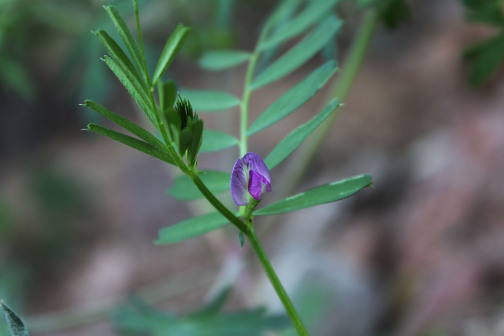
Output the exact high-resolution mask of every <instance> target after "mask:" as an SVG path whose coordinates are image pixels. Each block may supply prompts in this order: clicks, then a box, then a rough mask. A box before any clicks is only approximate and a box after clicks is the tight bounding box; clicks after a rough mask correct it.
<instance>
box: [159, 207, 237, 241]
mask: <svg viewBox="0 0 504 336" xmlns="http://www.w3.org/2000/svg"><path fill="white" fill-rule="evenodd" d="M227 224H229V221H228V220H227V218H226V217H224V216H222V215H221V214H220V213H219V212H215V213H210V214H206V215H202V216H198V217H193V218H190V219H186V220H184V221H182V222H179V223H177V224H175V225H172V226H168V227H166V228H164V229H161V230H160V231H159V238H158V240H156V241H155V242H154V243H155V244H158V245H161V244H173V243H176V242H179V241H182V240H186V239H190V238H194V237H197V236H201V235H204V234H205V233H208V232H211V231H214V230H217V229H219V228H221V227H223V226H226V225H227Z"/></svg>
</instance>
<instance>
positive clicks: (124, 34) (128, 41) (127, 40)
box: [103, 6, 149, 79]
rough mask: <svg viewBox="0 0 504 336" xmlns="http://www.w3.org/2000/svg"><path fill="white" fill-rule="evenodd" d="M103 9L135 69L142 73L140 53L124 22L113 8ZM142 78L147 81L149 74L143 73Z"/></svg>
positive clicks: (106, 7)
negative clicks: (131, 59)
mask: <svg viewBox="0 0 504 336" xmlns="http://www.w3.org/2000/svg"><path fill="white" fill-rule="evenodd" d="M103 8H105V10H106V11H107V13H108V14H109V16H110V18H111V19H112V22H113V23H114V26H115V28H116V29H117V32H118V33H119V36H121V39H122V41H123V42H124V45H125V46H126V49H128V52H129V54H130V56H131V58H133V61H134V62H135V64H136V66H137V68H138V69H140V70H141V71H142V70H143V69H144V68H143V61H142V59H143V58H142V53H141V51H140V47H139V46H138V44H137V42H136V41H135V38H134V37H133V34H131V31H130V30H129V28H128V26H127V25H126V22H125V21H124V19H123V18H122V17H121V15H120V14H119V12H118V11H117V9H116V8H115V7H114V6H103ZM143 76H144V79H147V78H148V77H149V74H146V73H143Z"/></svg>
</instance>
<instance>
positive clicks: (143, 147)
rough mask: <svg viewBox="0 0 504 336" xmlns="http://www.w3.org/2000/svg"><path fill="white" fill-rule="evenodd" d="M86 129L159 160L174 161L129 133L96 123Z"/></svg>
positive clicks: (166, 154)
mask: <svg viewBox="0 0 504 336" xmlns="http://www.w3.org/2000/svg"><path fill="white" fill-rule="evenodd" d="M87 131H91V132H94V133H97V134H101V135H104V136H106V137H108V138H110V139H112V140H115V141H117V142H120V143H122V144H125V145H126V146H129V147H131V148H134V149H136V150H139V151H141V152H144V153H145V154H147V155H150V156H153V157H155V158H158V159H159V160H161V161H164V162H167V163H169V164H172V165H174V164H175V163H174V161H173V159H172V157H171V156H170V155H169V154H168V153H165V152H162V151H160V150H159V149H157V148H156V147H154V146H152V145H151V144H149V143H147V142H144V141H142V140H138V139H136V138H133V137H131V136H129V135H126V134H123V133H120V132H117V131H113V130H111V129H108V128H106V127H103V126H100V125H96V124H89V125H88V128H87Z"/></svg>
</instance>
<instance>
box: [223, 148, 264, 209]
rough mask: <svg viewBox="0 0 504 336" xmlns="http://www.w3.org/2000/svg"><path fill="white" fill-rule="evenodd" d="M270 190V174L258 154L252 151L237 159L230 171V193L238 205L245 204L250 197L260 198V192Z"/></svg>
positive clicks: (257, 199) (258, 199)
mask: <svg viewBox="0 0 504 336" xmlns="http://www.w3.org/2000/svg"><path fill="white" fill-rule="evenodd" d="M264 191H267V192H270V191H271V175H270V172H269V170H268V167H266V164H265V163H264V161H263V159H261V157H260V156H259V155H257V154H256V153H253V152H249V153H247V154H245V155H244V156H243V157H242V158H241V159H238V160H237V161H236V163H235V165H234V167H233V172H232V173H231V195H232V196H233V200H234V201H235V203H236V204H238V205H247V204H249V202H250V200H251V199H250V197H252V198H253V199H255V200H256V201H260V200H261V194H262V193H263V192H264Z"/></svg>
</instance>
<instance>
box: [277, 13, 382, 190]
mask: <svg viewBox="0 0 504 336" xmlns="http://www.w3.org/2000/svg"><path fill="white" fill-rule="evenodd" d="M378 19H379V9H378V8H375V7H374V8H371V9H369V10H368V11H367V12H366V14H365V17H364V19H363V22H362V24H361V27H360V29H359V31H358V33H357V36H356V37H355V39H354V42H353V44H352V46H351V49H350V52H349V53H348V56H347V62H346V63H345V65H344V67H343V71H342V74H341V76H340V77H339V78H338V82H337V84H336V86H335V87H334V89H333V90H332V92H331V95H330V99H333V98H339V99H340V101H343V102H344V101H345V99H346V97H347V95H348V92H349V91H350V88H351V87H352V84H353V83H354V81H355V78H356V76H357V73H358V71H359V69H360V66H361V64H362V61H363V59H364V56H365V55H366V51H367V50H368V47H369V44H370V41H371V37H372V36H373V32H374V30H375V28H376V25H377V23H378ZM340 110H341V109H340V108H337V109H336V110H335V111H334V112H333V113H332V114H331V116H330V117H329V118H328V119H327V120H326V121H325V122H324V123H323V124H322V125H321V126H320V127H319V129H317V131H315V132H314V133H313V134H312V135H311V137H310V139H309V140H308V141H307V143H306V144H305V145H304V146H303V147H301V148H300V149H299V153H298V155H297V156H296V163H295V164H292V165H291V166H290V167H291V169H290V170H289V171H288V172H287V174H286V175H285V177H284V180H283V183H281V185H284V186H286V187H285V188H284V189H283V190H281V191H280V194H281V196H286V195H289V194H291V193H292V191H293V189H294V188H295V186H296V185H297V184H298V183H299V181H300V180H301V178H302V177H303V175H304V173H305V172H306V170H307V168H308V166H309V164H310V162H313V158H314V157H315V155H316V154H317V151H318V149H319V148H320V146H321V145H322V143H323V141H324V140H325V138H326V136H327V134H328V133H329V131H330V130H331V127H332V125H333V123H334V121H335V119H336V117H337V116H338V114H339V111H340Z"/></svg>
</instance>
